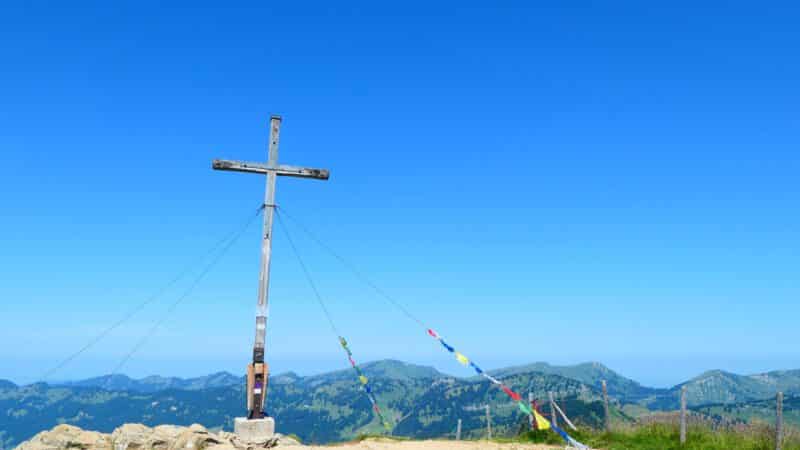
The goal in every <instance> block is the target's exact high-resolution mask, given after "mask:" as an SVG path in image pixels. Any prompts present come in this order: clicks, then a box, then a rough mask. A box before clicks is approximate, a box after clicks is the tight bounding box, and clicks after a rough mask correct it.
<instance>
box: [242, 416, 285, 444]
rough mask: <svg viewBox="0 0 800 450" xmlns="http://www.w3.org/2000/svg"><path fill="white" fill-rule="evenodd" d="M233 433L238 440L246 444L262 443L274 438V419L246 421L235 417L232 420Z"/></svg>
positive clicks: (243, 418) (244, 418)
mask: <svg viewBox="0 0 800 450" xmlns="http://www.w3.org/2000/svg"><path fill="white" fill-rule="evenodd" d="M233 432H234V433H236V436H238V437H239V439H241V440H243V441H247V442H263V441H266V440H267V439H272V438H273V437H274V436H275V419H273V418H272V417H265V418H263V419H249V420H248V419H247V418H246V417H237V418H235V419H233Z"/></svg>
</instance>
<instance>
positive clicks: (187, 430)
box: [16, 423, 301, 450]
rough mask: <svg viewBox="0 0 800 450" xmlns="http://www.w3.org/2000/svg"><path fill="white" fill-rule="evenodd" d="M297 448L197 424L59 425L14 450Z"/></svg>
mask: <svg viewBox="0 0 800 450" xmlns="http://www.w3.org/2000/svg"><path fill="white" fill-rule="evenodd" d="M299 445H301V444H300V442H298V441H297V440H296V439H293V438H291V437H288V436H283V435H280V434H275V435H273V436H272V437H271V438H269V439H264V440H262V441H259V442H248V441H244V440H242V439H241V438H240V437H239V436H237V435H236V434H234V433H229V432H225V431H220V432H219V433H216V434H215V433H211V432H209V431H208V430H207V429H206V428H205V427H204V426H202V425H199V424H193V425H191V426H189V427H179V426H175V425H159V426H157V427H155V428H150V427H148V426H145V425H142V424H139V423H128V424H125V425H122V426H120V427H118V428H117V429H115V430H114V431H113V432H112V433H111V434H110V435H109V434H103V433H97V432H94V431H84V430H81V429H80V428H78V427H75V426H72V425H59V426H57V427H55V428H53V429H52V430H50V431H44V432H41V433H39V434H37V435H36V436H34V437H33V438H32V439H31V440H29V441H27V442H23V443H22V444H20V445H19V446H18V447H17V448H16V450H260V449H268V448H273V447H285V446H286V447H290V446H299Z"/></svg>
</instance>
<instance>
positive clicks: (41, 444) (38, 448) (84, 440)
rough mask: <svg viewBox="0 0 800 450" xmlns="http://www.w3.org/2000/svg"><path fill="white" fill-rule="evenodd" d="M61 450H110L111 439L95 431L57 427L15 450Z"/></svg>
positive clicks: (38, 435) (63, 426)
mask: <svg viewBox="0 0 800 450" xmlns="http://www.w3.org/2000/svg"><path fill="white" fill-rule="evenodd" d="M63 449H80V450H112V445H111V437H110V436H109V435H107V434H103V433H98V432H95V431H84V430H82V429H80V428H78V427H75V426H72V425H58V426H57V427H55V428H53V429H52V430H50V431H43V432H41V433H39V434H37V435H36V436H34V437H33V438H32V439H31V440H29V441H26V442H23V443H22V444H20V445H19V446H17V450H63Z"/></svg>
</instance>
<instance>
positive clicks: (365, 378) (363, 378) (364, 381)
mask: <svg viewBox="0 0 800 450" xmlns="http://www.w3.org/2000/svg"><path fill="white" fill-rule="evenodd" d="M358 379H359V380H361V384H367V377H365V376H364V375H359V376H358Z"/></svg>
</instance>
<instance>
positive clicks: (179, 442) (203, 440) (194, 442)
mask: <svg viewBox="0 0 800 450" xmlns="http://www.w3.org/2000/svg"><path fill="white" fill-rule="evenodd" d="M220 443H222V440H221V439H219V438H218V437H217V436H214V435H212V434H210V433H209V432H208V430H206V428H205V427H204V426H202V425H199V424H193V425H192V426H190V427H189V428H187V429H185V430H184V431H183V432H182V433H181V434H180V435H178V438H177V439H176V440H175V442H174V443H173V444H172V445H171V446H170V449H171V450H182V449H185V450H204V449H205V448H207V447H209V446H212V445H216V444H220Z"/></svg>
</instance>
